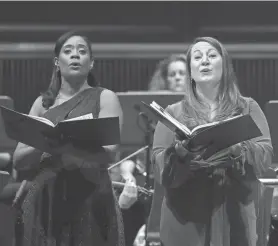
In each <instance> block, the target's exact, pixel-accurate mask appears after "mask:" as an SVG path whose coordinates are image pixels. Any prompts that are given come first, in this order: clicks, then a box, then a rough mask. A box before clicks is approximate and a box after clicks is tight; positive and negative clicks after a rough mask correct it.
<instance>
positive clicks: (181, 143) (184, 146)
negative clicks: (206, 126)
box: [175, 137, 205, 159]
mask: <svg viewBox="0 0 278 246" xmlns="http://www.w3.org/2000/svg"><path fill="white" fill-rule="evenodd" d="M176 139H177V140H176V142H175V151H176V153H177V155H178V156H179V157H180V158H181V159H183V158H185V157H186V156H187V155H188V154H189V155H191V156H193V157H194V158H195V159H196V158H197V159H200V156H201V154H202V153H203V152H204V151H205V146H197V147H194V148H189V146H188V143H189V140H187V139H186V140H180V139H179V138H178V137H177V138H176Z"/></svg>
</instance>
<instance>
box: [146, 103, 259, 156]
mask: <svg viewBox="0 0 278 246" xmlns="http://www.w3.org/2000/svg"><path fill="white" fill-rule="evenodd" d="M142 104H143V106H144V111H145V112H146V113H147V114H148V116H150V117H152V118H155V119H156V120H159V121H160V122H161V123H162V124H164V125H165V126H166V127H168V128H169V129H170V130H172V131H173V132H175V133H176V134H177V135H179V137H180V139H187V140H188V147H189V149H196V148H198V146H206V151H205V152H204V153H203V154H202V157H203V159H207V158H209V157H210V156H212V155H213V154H215V153H217V152H219V151H220V150H223V149H226V148H228V147H230V146H232V145H234V144H237V143H240V142H243V141H246V140H250V139H252V138H255V137H259V136H262V133H261V131H260V129H259V128H258V126H257V125H256V123H255V122H254V120H253V119H252V117H251V116H250V115H237V116H234V117H231V118H229V119H226V120H223V121H219V122H212V123H207V124H204V125H199V126H197V127H195V128H194V129H192V130H190V129H189V128H188V127H187V126H186V125H184V124H182V123H181V122H179V121H178V120H176V119H175V118H174V117H173V116H171V115H170V114H169V113H168V112H167V111H165V110H164V109H163V108H162V107H161V106H160V105H158V104H157V103H156V102H152V103H151V104H146V103H144V102H142Z"/></svg>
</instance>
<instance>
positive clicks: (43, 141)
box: [0, 106, 120, 153]
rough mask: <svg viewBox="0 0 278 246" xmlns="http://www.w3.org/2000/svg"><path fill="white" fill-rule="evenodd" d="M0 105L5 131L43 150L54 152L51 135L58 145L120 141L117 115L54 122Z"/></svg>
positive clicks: (98, 145) (104, 143) (103, 144)
mask: <svg viewBox="0 0 278 246" xmlns="http://www.w3.org/2000/svg"><path fill="white" fill-rule="evenodd" d="M0 109H1V113H2V117H3V120H4V125H5V130H6V133H7V135H8V136H9V137H10V138H11V139H14V140H16V141H18V142H22V143H25V144H27V145H29V146H32V147H34V148H37V149H39V150H41V151H43V152H47V153H53V152H55V148H51V146H50V145H49V142H48V139H51V138H53V139H56V140H57V141H60V143H61V146H63V145H65V144H67V143H72V144H75V143H76V144H81V145H85V146H86V145H87V146H95V147H100V146H105V145H113V144H118V143H119V142H120V128H119V117H107V118H98V119H92V118H91V117H90V118H88V117H87V118H85V119H84V117H77V118H72V119H67V120H63V121H61V122H59V123H58V124H56V125H55V124H54V123H53V122H51V121H50V120H48V119H45V118H43V117H38V116H32V115H27V114H22V113H19V112H16V111H14V110H11V109H8V108H5V107H3V106H0ZM56 147H57V148H58V147H59V146H56Z"/></svg>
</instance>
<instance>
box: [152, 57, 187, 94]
mask: <svg viewBox="0 0 278 246" xmlns="http://www.w3.org/2000/svg"><path fill="white" fill-rule="evenodd" d="M185 80H186V56H185V55H183V54H173V55H171V56H169V57H168V58H166V59H164V60H162V61H160V62H159V64H158V65H157V68H156V70H155V72H154V75H153V77H152V79H151V82H150V84H149V90H150V91H162V90H166V91H173V92H184V91H185Z"/></svg>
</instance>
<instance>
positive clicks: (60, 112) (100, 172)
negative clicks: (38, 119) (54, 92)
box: [16, 87, 124, 246]
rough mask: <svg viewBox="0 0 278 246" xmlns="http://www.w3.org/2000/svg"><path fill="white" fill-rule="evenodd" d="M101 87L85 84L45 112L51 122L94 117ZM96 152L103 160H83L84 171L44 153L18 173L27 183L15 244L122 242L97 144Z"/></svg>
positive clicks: (115, 245) (70, 245) (106, 245)
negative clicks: (91, 162) (93, 164)
mask: <svg viewBox="0 0 278 246" xmlns="http://www.w3.org/2000/svg"><path fill="white" fill-rule="evenodd" d="M102 90H103V88H100V87H96V88H89V89H86V90H84V91H82V92H80V93H79V94H78V95H76V96H75V97H73V98H71V99H69V100H68V101H66V102H64V103H62V104H61V105H59V106H56V107H54V108H51V109H49V110H48V111H47V112H46V113H45V115H44V117H45V118H47V119H49V120H51V121H52V122H55V123H57V122H59V121H61V120H63V119H65V118H72V117H77V116H80V115H85V114H88V113H93V116H94V118H97V117H98V113H99V104H100V103H99V102H100V94H101V92H102ZM88 134H89V133H88ZM88 148H90V146H88ZM94 151H96V150H94ZM99 151H100V152H101V153H103V157H104V158H103V160H104V161H101V163H100V164H99V166H98V167H97V168H96V167H89V168H88V165H89V164H88V165H86V167H85V168H86V170H85V168H84V169H83V170H82V167H78V166H76V168H71V169H66V168H64V167H63V165H65V163H62V162H61V160H60V159H59V156H51V155H49V154H46V153H44V154H43V155H42V158H41V163H40V164H38V169H37V170H30V172H29V173H28V174H26V173H25V174H22V175H21V176H22V177H21V179H23V178H25V179H28V180H30V181H31V183H32V185H31V189H30V190H29V191H28V193H27V195H26V197H25V199H24V201H23V203H22V225H21V228H20V230H18V231H21V233H18V234H17V236H16V241H17V245H20V246H92V245H96V246H110V245H111V246H124V234H123V225H122V218H121V213H120V209H119V207H118V203H117V201H116V199H115V195H114V191H113V189H112V184H111V180H110V177H109V174H108V171H107V166H108V163H106V161H105V160H107V159H108V157H107V153H105V151H104V150H103V149H102V148H100V149H99ZM88 176H89V178H88Z"/></svg>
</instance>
